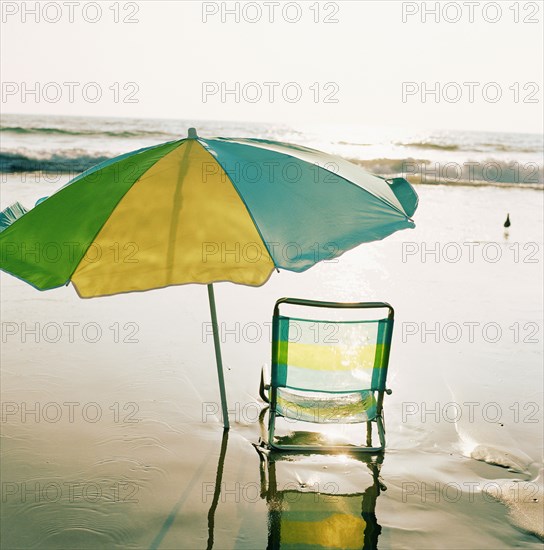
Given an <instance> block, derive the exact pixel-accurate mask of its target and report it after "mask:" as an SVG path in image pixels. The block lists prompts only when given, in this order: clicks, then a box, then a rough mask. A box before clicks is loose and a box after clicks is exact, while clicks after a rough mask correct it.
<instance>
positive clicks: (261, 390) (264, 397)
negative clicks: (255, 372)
mask: <svg viewBox="0 0 544 550" xmlns="http://www.w3.org/2000/svg"><path fill="white" fill-rule="evenodd" d="M267 366H268V365H266V363H265V364H264V365H263V366H262V367H261V384H260V386H259V395H260V396H261V399H262V400H263V401H264V402H265V403H270V399H269V396H268V395H267V392H268V390H269V389H270V384H266V383H265V381H264V371H265V368H266V367H267ZM267 374H268V373H267ZM267 378H270V377H269V376H268V377H267Z"/></svg>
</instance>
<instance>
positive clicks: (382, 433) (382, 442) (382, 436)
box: [376, 416, 385, 449]
mask: <svg viewBox="0 0 544 550" xmlns="http://www.w3.org/2000/svg"><path fill="white" fill-rule="evenodd" d="M376 423H377V424H378V435H379V437H380V445H381V447H382V448H383V449H385V429H384V427H383V418H382V417H381V416H378V417H376Z"/></svg>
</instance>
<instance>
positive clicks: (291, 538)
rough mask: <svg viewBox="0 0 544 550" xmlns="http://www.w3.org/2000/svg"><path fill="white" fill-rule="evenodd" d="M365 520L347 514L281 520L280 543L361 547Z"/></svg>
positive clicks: (363, 538)
mask: <svg viewBox="0 0 544 550" xmlns="http://www.w3.org/2000/svg"><path fill="white" fill-rule="evenodd" d="M365 527H366V523H365V520H364V519H363V518H361V517H359V518H357V517H354V516H352V515H348V514H341V513H340V514H332V515H331V516H329V517H328V518H326V519H323V520H321V521H289V520H282V522H281V542H282V544H293V545H294V544H300V545H307V546H315V547H324V548H345V549H350V548H362V547H363V545H364V541H365V535H364V532H365Z"/></svg>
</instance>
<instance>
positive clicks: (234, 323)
mask: <svg viewBox="0 0 544 550" xmlns="http://www.w3.org/2000/svg"><path fill="white" fill-rule="evenodd" d="M58 186H59V183H58V182H56V183H55V185H54V186H52V189H47V186H46V185H41V186H40V188H38V189H37V188H36V185H35V184H34V185H32V184H30V183H28V184H27V185H25V184H23V183H21V181H20V178H17V179H15V180H10V179H8V181H7V182H4V183H3V184H2V206H6V205H7V204H10V203H11V202H13V200H16V199H19V200H21V202H23V204H25V203H28V204H31V203H32V201H33V200H35V199H37V198H39V197H40V196H43V195H45V194H48V193H49V192H50V191H51V190H53V189H56V188H57V187H58ZM417 190H418V193H419V194H420V199H421V202H420V208H419V210H418V212H417V214H416V223H417V227H416V229H414V230H411V231H404V232H401V233H397V234H395V235H393V236H391V237H390V238H388V239H386V240H385V241H383V242H378V243H372V244H369V245H364V246H361V247H359V248H357V249H355V250H353V251H351V252H349V253H347V254H345V255H344V256H343V257H342V258H340V259H339V260H338V261H337V262H326V263H322V264H320V265H318V266H316V267H315V268H313V269H311V270H310V271H308V272H307V273H305V274H298V275H296V274H291V273H285V272H282V273H280V274H275V275H273V276H272V278H271V280H270V281H269V282H268V283H267V284H266V285H265V286H263V287H262V288H257V289H253V288H248V287H242V286H235V285H231V284H220V285H216V300H217V306H218V314H219V320H220V322H221V323H222V329H223V334H222V335H223V340H224V342H223V357H224V362H225V365H226V375H225V376H226V384H227V393H228V398H229V403H230V407H231V413H230V417H231V422H232V429H231V431H230V433H229V436H228V441H224V440H223V441H222V435H223V432H222V429H221V424H220V418H219V415H218V411H219V406H218V391H217V382H216V374H215V364H214V355H213V342H212V339H211V335H210V330H209V312H208V309H207V293H206V289H205V288H204V287H200V286H186V287H177V288H168V289H162V290H157V291H153V292H147V293H136V294H131V295H122V296H116V297H109V298H100V299H93V300H80V299H79V298H78V297H77V295H76V293H75V292H74V290H73V289H72V288H70V287H67V288H61V289H57V290H53V291H49V292H44V293H40V292H38V291H36V290H34V289H33V288H31V287H30V286H28V285H26V284H24V283H22V282H20V281H18V280H16V279H15V278H13V277H10V276H8V275H6V274H2V275H1V286H2V340H3V342H2V356H1V359H2V369H1V399H2V419H1V429H2V442H1V466H0V474H1V482H2V512H1V532H2V534H1V541H0V542H1V546H2V548H10V549H12V548H51V549H53V548H54V549H57V548H71V549H73V548H129V549H130V548H161V549H181V548H190V549H192V548H206V547H210V544H211V543H212V540H213V547H214V548H248V549H254V548H265V547H266V545H267V543H268V541H269V537H270V546H271V547H274V544H276V542H274V536H276V535H277V525H278V522H279V525H284V523H282V522H288V521H290V520H292V518H293V517H294V516H293V514H294V513H295V512H296V513H298V514H299V515H298V516H297V517H299V518H300V517H302V518H303V519H305V520H307V521H314V522H315V521H317V519H319V518H320V517H321V515H323V514H326V513H329V512H330V510H331V509H336V510H337V517H338V520H339V521H340V520H342V521H348V522H349V521H351V522H354V521H355V519H354V518H355V516H354V515H353V513H352V512H351V511H352V510H353V509H356V508H357V506H358V505H359V504H358V503H357V499H360V506H361V510H363V509H365V510H367V512H368V507H370V512H368V513H369V514H372V510H373V511H374V513H375V520H374V519H372V515H370V516H368V515H367V516H365V517H366V525H371V526H372V525H374V526H375V523H376V524H378V525H380V526H381V532H380V533H379V536H378V546H379V547H380V548H419V549H433V550H434V549H436V548H452V549H453V548H455V549H459V548H467V549H474V548H493V549H499V548H501V549H502V548H504V549H506V548H513V547H516V548H537V547H538V548H540V547H541V542H540V540H539V539H538V538H537V537H536V536H535V535H534V534H532V533H534V532H539V533H541V534H542V532H543V528H542V511H543V508H542V503H543V500H544V499H543V495H542V488H541V487H542V475H541V474H540V478H539V472H541V471H542V454H543V438H542V423H543V417H542V410H543V392H542V388H543V371H542V338H543V335H542V303H543V296H542V285H541V281H542V275H543V273H542V271H543V257H542V250H543V242H542V230H541V228H542V223H543V219H542V218H543V208H542V206H543V196H542V193H541V192H540V191H535V190H521V189H520V190H518V189H499V188H490V187H486V188H467V187H455V188H453V187H440V186H419V187H418V189H417ZM506 212H509V213H510V217H511V219H512V227H511V228H510V231H509V234H508V235H505V234H504V229H503V227H502V223H503V221H504V218H505V217H506ZM437 243H438V244H437ZM432 248H434V249H435V250H437V251H438V255H436V254H434V255H433V253H429V250H430V249H432ZM471 249H472V251H473V254H474V256H473V257H471V256H470V253H469V251H470V250H471ZM459 251H460V252H459ZM459 254H460V255H459ZM499 254H500V257H498V255H499ZM497 258H498V259H497ZM285 295H289V296H303V297H307V298H319V299H328V300H372V301H374V300H384V301H388V302H390V303H391V304H393V305H394V307H395V310H396V325H395V335H394V341H393V347H392V354H391V363H390V371H389V386H390V387H391V388H392V389H393V395H392V396H390V397H387V399H386V404H385V413H386V423H387V452H386V454H385V459H384V461H383V464H382V465H381V473H380V475H381V481H382V483H383V484H385V486H387V490H380V491H379V495H378V496H377V497H376V494H375V492H376V491H374V493H373V489H372V487H373V486H374V485H373V479H372V476H371V471H370V469H369V467H368V465H367V464H365V463H363V462H361V461H357V460H354V459H352V458H348V457H310V458H307V459H306V460H294V461H293V462H290V463H281V464H278V465H277V484H278V490H279V491H280V492H282V494H281V495H280V496H278V495H277V494H276V498H275V499H272V498H270V497H269V498H268V499H267V496H266V494H264V493H263V495H262V496H261V472H260V461H259V456H258V454H257V453H256V451H255V449H254V448H253V446H252V443H254V442H257V440H258V438H259V434H260V430H259V425H258V422H257V418H256V417H257V414H258V411H259V409H260V407H261V406H262V404H261V403H260V401H259V400H258V392H257V390H258V381H259V373H260V368H261V365H262V364H263V363H265V362H267V361H269V357H270V349H269V347H270V346H269V336H270V332H269V331H270V321H271V315H272V309H273V305H274V302H275V300H276V299H277V298H279V297H281V296H285ZM67 323H72V324H71V325H67ZM437 323H438V325H437ZM464 323H465V324H464ZM466 323H473V324H472V325H467V324H466ZM470 327H472V330H473V332H471V331H470ZM484 327H485V328H484ZM436 329H438V332H436ZM33 330H35V332H32V331H33ZM433 330H435V332H434V333H433V332H432V331H433ZM499 331H500V334H499ZM32 410H35V411H36V412H35V413H33V412H32ZM222 451H223V452H222ZM221 457H222V458H223V460H221ZM497 464H498V465H497ZM312 490H313V491H317V493H316V494H317V497H315V498H314V502H313V504H314V505H315V506H312V507H310V508H309V509H308V507H307V506H306V504H307V502H308V496H307V495H306V496H297V495H300V494H305V493H307V492H308V491H312ZM288 491H295V493H296V494H293V493H289V492H288ZM328 493H333V495H332V496H333V497H334V498H335V499H336V500H333V501H331V500H330V499H327V498H326V497H327V494H328ZM372 495H374V497H373V496H372ZM329 496H330V495H329ZM289 498H291V502H290V501H289ZM373 498H374V499H375V501H373V500H372V499H373ZM535 499H536V500H535ZM297 506H299V508H300V509H298V510H297ZM365 513H366V512H365ZM301 514H302V515H301ZM304 514H306V515H304ZM320 514H321V515H320ZM374 522H375V523H374ZM274 526H276V527H274ZM299 527H300V526H299ZM288 532H289V531H288V529H287V528H284V530H283V533H284V534H285V533H288ZM301 532H304V531H303V530H302V531H301ZM365 534H366V531H365ZM357 536H360V530H359V531H357V530H355V534H354V539H353V543H354V544H357V543H358V542H360V540H359V539H357V538H355V537H357ZM372 536H375V535H372ZM286 537H287V535H286ZM370 539H371V534H370V532H369V533H368V539H367V540H370ZM289 540H290V539H289V538H288V537H287V538H286V539H284V541H283V542H284V543H287V542H289ZM291 543H292V544H294V543H293V542H292V541H291ZM284 547H285V546H284ZM287 547H289V546H287ZM359 547H360V546H359Z"/></svg>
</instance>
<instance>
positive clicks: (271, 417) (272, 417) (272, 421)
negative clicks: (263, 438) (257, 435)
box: [268, 408, 276, 447]
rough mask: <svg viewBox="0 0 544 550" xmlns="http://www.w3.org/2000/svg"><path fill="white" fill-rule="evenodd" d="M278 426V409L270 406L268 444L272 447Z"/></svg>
mask: <svg viewBox="0 0 544 550" xmlns="http://www.w3.org/2000/svg"><path fill="white" fill-rule="evenodd" d="M275 426H276V411H274V410H272V408H270V409H269V410H268V445H269V447H272V446H273V445H274V429H275Z"/></svg>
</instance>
